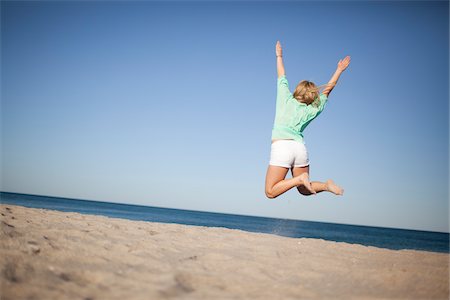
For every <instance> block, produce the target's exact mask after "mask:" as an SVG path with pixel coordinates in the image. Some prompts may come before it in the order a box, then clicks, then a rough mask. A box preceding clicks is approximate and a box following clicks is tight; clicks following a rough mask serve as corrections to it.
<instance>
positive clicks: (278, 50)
mask: <svg viewBox="0 0 450 300" xmlns="http://www.w3.org/2000/svg"><path fill="white" fill-rule="evenodd" d="M275 52H276V54H277V72H278V77H280V76H283V75H286V72H285V71H284V64H283V49H281V44H280V41H277V45H276V47H275Z"/></svg>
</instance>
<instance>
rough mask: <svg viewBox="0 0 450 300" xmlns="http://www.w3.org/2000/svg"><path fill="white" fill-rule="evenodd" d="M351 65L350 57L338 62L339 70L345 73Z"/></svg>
mask: <svg viewBox="0 0 450 300" xmlns="http://www.w3.org/2000/svg"><path fill="white" fill-rule="evenodd" d="M349 64H350V56H348V55H347V56H346V57H345V58H344V59H341V60H340V61H339V62H338V67H337V68H338V70H339V71H341V72H343V71H344V70H345V69H347V67H348V65H349Z"/></svg>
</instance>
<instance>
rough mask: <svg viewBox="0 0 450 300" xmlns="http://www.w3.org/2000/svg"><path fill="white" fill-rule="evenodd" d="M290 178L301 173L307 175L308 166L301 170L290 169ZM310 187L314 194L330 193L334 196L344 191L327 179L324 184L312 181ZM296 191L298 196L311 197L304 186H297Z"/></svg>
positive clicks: (310, 193)
mask: <svg viewBox="0 0 450 300" xmlns="http://www.w3.org/2000/svg"><path fill="white" fill-rule="evenodd" d="M291 172H292V176H299V175H301V174H302V173H308V174H309V166H307V167H301V168H291ZM311 186H312V188H313V190H314V191H315V192H316V193H320V192H330V193H333V194H335V195H343V194H344V190H343V189H342V188H341V187H339V186H338V185H336V184H335V183H334V181H333V180H331V179H329V180H327V181H326V182H320V181H312V182H311ZM297 190H298V191H299V193H300V194H302V195H305V196H308V195H312V194H313V193H312V192H311V191H309V190H307V189H305V187H304V186H298V187H297Z"/></svg>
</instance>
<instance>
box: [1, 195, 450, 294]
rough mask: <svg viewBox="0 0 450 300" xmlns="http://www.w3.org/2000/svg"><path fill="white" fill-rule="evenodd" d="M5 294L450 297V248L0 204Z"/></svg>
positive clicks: (2, 277) (2, 272) (3, 292)
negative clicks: (394, 246) (424, 248)
mask: <svg viewBox="0 0 450 300" xmlns="http://www.w3.org/2000/svg"><path fill="white" fill-rule="evenodd" d="M0 211H1V213H2V217H1V218H2V222H1V223H2V231H1V232H2V241H4V242H3V243H2V244H1V245H0V249H1V253H0V267H1V280H2V295H1V296H2V299H17V298H27V297H33V296H34V297H36V298H44V299H47V298H54V299H56V298H69V299H71V298H77V299H78V298H80V297H82V298H83V299H88V298H90V299H121V298H124V297H128V298H131V299H172V298H177V297H183V298H186V299H211V298H219V299H220V298H230V297H231V298H237V299H249V298H257V299H258V298H259V299H270V298H274V299H292V298H296V299H298V298H304V299H323V298H334V299H352V298H357V299H373V298H408V299H412V298H416V299H424V298H427V299H448V296H449V287H448V282H449V273H448V270H449V267H448V263H449V254H448V253H439V252H430V251H422V250H409V249H408V250H390V249H385V248H377V247H373V246H363V245H359V244H350V243H346V242H333V241H326V240H323V239H312V238H291V237H284V236H279V235H275V234H270V233H256V232H247V231H243V230H240V229H228V228H223V227H206V226H197V225H183V224H174V223H156V222H149V221H132V220H127V219H119V218H111V217H106V216H101V215H89V214H81V213H76V212H61V211H55V210H47V209H38V208H26V207H23V206H17V205H10V204H0Z"/></svg>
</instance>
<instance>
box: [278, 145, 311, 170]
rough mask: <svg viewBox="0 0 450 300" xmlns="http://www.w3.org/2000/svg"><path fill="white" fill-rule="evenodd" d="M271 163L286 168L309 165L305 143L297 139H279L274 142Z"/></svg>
mask: <svg viewBox="0 0 450 300" xmlns="http://www.w3.org/2000/svg"><path fill="white" fill-rule="evenodd" d="M269 165H272V166H279V167H285V168H291V167H306V166H308V165H309V158H308V151H307V150H306V146H305V144H303V143H302V142H299V141H296V140H277V141H275V142H274V143H272V146H271V150H270V162H269Z"/></svg>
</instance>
